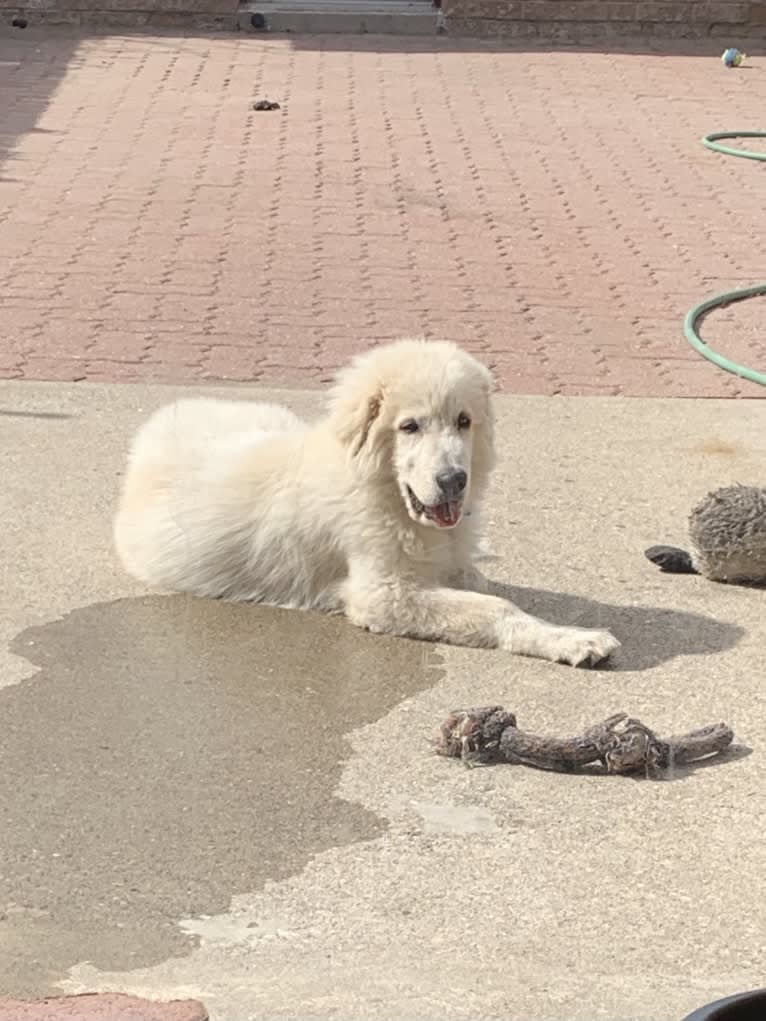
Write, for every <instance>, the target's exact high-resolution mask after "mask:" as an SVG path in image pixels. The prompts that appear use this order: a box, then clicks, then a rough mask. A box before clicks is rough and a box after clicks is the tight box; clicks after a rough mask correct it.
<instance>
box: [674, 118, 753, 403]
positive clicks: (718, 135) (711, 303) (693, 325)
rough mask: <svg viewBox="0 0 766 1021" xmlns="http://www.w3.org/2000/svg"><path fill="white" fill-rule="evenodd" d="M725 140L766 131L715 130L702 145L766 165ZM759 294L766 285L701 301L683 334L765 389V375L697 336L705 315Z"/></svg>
mask: <svg viewBox="0 0 766 1021" xmlns="http://www.w3.org/2000/svg"><path fill="white" fill-rule="evenodd" d="M723 138H766V131H714V132H711V134H709V135H705V137H704V138H703V139H702V144H703V145H704V146H706V147H707V148H708V149H712V150H713V151H714V152H721V153H724V154H725V155H726V156H740V157H742V158H743V159H747V160H761V161H763V162H766V152H757V151H753V150H750V149H737V148H735V147H733V146H729V145H720V140H721V139H723ZM757 294H766V282H765V283H762V284H755V285H754V286H753V287H745V288H744V289H743V290H741V291H725V292H724V293H723V294H716V295H714V296H713V297H712V298H708V299H707V300H706V301H703V302H701V303H700V304H699V305H695V306H694V308H692V309H690V310H689V311H688V312H687V313H686V318H685V319H684V335H685V337H686V339H687V340H688V341H689V343H690V344H691V346H692V347H693V348H694V349H695V350H696V351H698V352H699V353H700V354H701V355H702V356H703V358H707V360H708V361H709V362H713V364H714V365H717V366H718V367H719V368H721V369H725V370H726V372H732V373H734V375H735V376H740V377H741V378H742V379H748V380H750V382H751V383H760V384H761V386H766V372H757V371H756V370H755V369H749V368H747V367H746V366H744V365H738V364H737V363H736V362H733V361H731V359H729V358H725V357H724V356H723V355H720V354H718V352H717V351H714V350H713V349H712V348H711V347H708V345H707V344H706V343H705V341H704V340H703V339H702V338H701V337H700V335H699V334H698V333H697V323H698V321H699V320H700V319H701V318H702V317H703V316H704V315H706V313H708V312H709V311H710V310H711V309H713V308H720V307H721V306H723V305H729V304H731V303H732V302H734V301H742V300H743V299H744V298H752V297H754V296H755V295H757Z"/></svg>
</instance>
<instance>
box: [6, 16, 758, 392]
mask: <svg viewBox="0 0 766 1021" xmlns="http://www.w3.org/2000/svg"><path fill="white" fill-rule="evenodd" d="M711 16H712V15H711ZM731 42H732V44H733V43H734V42H736V44H737V45H744V43H743V41H741V40H732V41H731ZM722 45H723V44H722V42H721V41H720V40H715V39H712V40H710V41H709V42H707V43H702V44H698V46H701V47H702V48H701V50H699V49H698V52H697V53H696V54H695V53H691V52H687V53H686V54H683V53H679V52H675V53H674V52H663V53H660V52H644V53H598V52H593V51H582V50H578V49H575V48H569V49H563V50H559V51H555V50H552V51H545V50H533V51H525V50H524V49H523V48H519V47H516V48H508V47H507V46H505V45H504V44H502V43H492V42H491V41H475V40H465V39H464V40H460V39H457V40H455V39H450V38H448V37H447V38H443V37H436V38H432V39H422V40H419V39H403V38H401V37H381V36H377V37H375V36H360V37H353V36H348V37H343V38H338V37H328V36H325V37H323V36H294V37H290V38H287V37H278V36H266V37H263V38H261V37H255V36H252V35H249V36H246V35H239V36H227V35H217V36H204V35H198V36H188V37H184V38H181V37H177V36H172V35H140V36H130V35H122V36H120V35H112V36H104V35H95V36H92V37H87V36H78V35H72V34H67V33H66V32H58V33H57V32H53V31H52V30H48V31H45V32H42V31H40V30H35V31H32V30H27V32H24V33H19V32H16V33H15V34H11V35H9V34H7V30H5V29H4V30H3V31H2V32H0V94H2V96H3V105H2V108H1V109H0V237H2V245H1V246H0V318H1V320H2V322H3V325H4V334H5V340H4V343H3V345H2V347H0V375H2V376H6V377H16V378H26V379H51V380H65V381H71V380H80V379H88V380H93V381H107V382H108V381H114V380H125V381H128V380H129V381H140V382H158V381H163V382H171V383H177V382H199V381H202V380H220V379H231V380H243V381H253V380H257V381H259V382H262V383H268V384H274V383H280V384H282V383H292V384H301V385H306V384H309V383H311V384H315V383H318V382H322V381H323V380H326V379H327V378H328V375H329V374H331V373H332V371H333V370H334V369H335V368H337V367H338V366H339V365H341V364H343V363H344V362H345V361H346V360H347V359H348V357H349V355H350V354H352V353H353V352H354V351H358V350H360V349H361V348H363V347H366V346H367V345H368V344H369V343H370V342H372V341H379V340H385V339H388V338H391V337H396V336H400V335H404V334H416V335H419V334H423V335H425V336H429V337H437V336H440V337H444V338H447V339H452V340H456V341H459V342H461V343H462V344H464V345H465V346H466V347H468V348H470V349H471V350H472V351H475V352H477V353H478V354H480V355H481V356H482V357H483V358H484V360H485V361H487V362H488V363H491V364H492V365H493V367H494V368H495V371H496V373H497V376H498V379H499V381H500V383H501V385H502V386H503V387H504V388H505V389H508V390H510V391H512V392H516V393H529V394H562V395H573V394H591V395H596V394H603V395H629V396H655V395H656V396H719V397H726V396H737V395H740V396H751V397H753V396H759V395H760V391H759V390H758V389H757V388H756V387H755V386H754V385H753V384H749V383H745V382H742V381H740V380H739V379H737V377H735V376H730V375H727V374H725V373H722V372H720V371H718V370H716V369H715V368H713V367H712V366H711V365H709V364H708V363H706V362H705V361H703V360H702V359H701V358H700V356H699V355H697V354H696V353H695V352H694V351H693V350H692V349H691V348H690V347H689V345H688V344H687V343H686V341H685V340H684V337H683V334H682V321H683V316H684V314H685V312H686V311H687V310H688V309H689V308H690V307H691V306H692V305H694V304H695V303H696V302H697V301H701V300H702V299H703V298H705V297H708V296H710V295H711V294H714V293H717V292H719V291H723V290H729V289H731V288H735V287H744V286H747V285H749V284H753V283H758V282H759V281H760V279H761V278H762V276H763V271H764V266H766V234H764V231H763V230H762V221H763V207H764V201H763V187H762V173H760V167H759V165H758V164H755V163H752V162H750V161H747V160H741V159H732V158H727V157H724V156H718V155H714V154H713V153H711V152H708V151H707V150H706V149H704V148H703V146H702V145H701V144H700V137H701V136H702V135H703V134H705V133H706V132H709V131H716V130H724V129H727V128H732V129H751V130H752V129H759V128H761V129H762V128H763V127H764V123H763V116H764V115H763V111H764V109H766V74H765V73H764V70H766V61H765V60H764V58H763V57H761V56H759V51H757V50H756V51H755V54H754V55H753V56H751V58H750V61H749V66H748V67H747V68H742V69H740V70H727V69H726V68H724V67H723V65H722V64H721V61H720V53H721V49H722ZM265 98H267V99H271V100H275V101H278V102H279V103H280V109H279V110H276V111H272V112H256V111H254V110H253V109H252V107H253V102H254V101H256V100H259V99H265ZM764 307H766V298H760V299H757V300H756V299H754V300H752V301H751V302H749V303H748V304H746V305H741V306H739V307H736V308H731V309H730V310H729V311H728V312H717V313H715V314H713V315H711V317H710V318H709V320H708V321H707V322H706V324H705V332H704V336H705V338H706V340H708V341H709V342H710V343H711V344H712V345H713V346H714V347H718V348H719V349H720V350H721V351H722V352H723V353H724V354H726V355H728V356H729V357H730V358H733V359H734V360H735V361H739V362H742V363H744V364H745V365H749V366H751V367H753V368H756V369H757V368H760V369H761V371H763V370H764V366H766V345H765V344H764V340H763V331H762V329H761V324H762V322H763V319H764Z"/></svg>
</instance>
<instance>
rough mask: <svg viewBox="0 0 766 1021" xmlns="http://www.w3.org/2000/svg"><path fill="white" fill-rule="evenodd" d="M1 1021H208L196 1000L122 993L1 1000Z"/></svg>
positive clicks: (2, 998) (204, 1011) (4, 998)
mask: <svg viewBox="0 0 766 1021" xmlns="http://www.w3.org/2000/svg"><path fill="white" fill-rule="evenodd" d="M0 1021H208V1013H207V1010H205V1008H204V1007H203V1006H202V1004H201V1003H199V1002H198V1001H197V1000H169V1001H166V1002H164V1003H160V1002H158V1001H155V1000H144V999H142V998H140V997H138V996H126V995H124V994H123V993H84V994H83V995H81V996H49V997H46V998H45V999H41V1000H11V999H7V998H6V997H0Z"/></svg>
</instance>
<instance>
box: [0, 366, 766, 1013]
mask: <svg viewBox="0 0 766 1021" xmlns="http://www.w3.org/2000/svg"><path fill="white" fill-rule="evenodd" d="M178 392H183V390H182V389H179V388H163V387H159V386H132V387H131V386H121V385H96V384H87V383H84V384H79V385H78V384H73V385H63V384H46V383H33V382H24V381H6V382H4V383H0V435H1V436H2V442H1V443H0V454H1V455H2V458H3V488H2V520H1V522H0V526H1V527H0V558H1V561H0V562H2V564H3V565H4V575H5V576H4V585H3V587H2V596H0V629H2V636H1V637H2V642H0V647H1V649H2V651H1V652H0V684H2V685H3V687H2V690H0V715H1V718H2V720H3V731H2V732H3V741H2V743H0V759H1V760H2V763H1V768H0V806H1V807H0V812H1V813H2V815H1V818H2V825H0V862H2V869H0V948H1V951H2V952H0V991H2V992H3V993H4V994H6V995H8V996H19V997H33V996H47V995H51V994H53V993H61V992H62V991H63V992H71V993H76V992H83V991H99V990H111V991H117V992H125V993H130V994H136V995H140V996H145V997H148V998H151V999H158V1000H172V999H189V998H192V999H197V1000H199V1001H201V1002H202V1003H204V1005H205V1007H206V1009H207V1010H208V1011H209V1013H210V1016H211V1018H213V1019H214V1021H234V1019H245V1018H263V1017H269V1018H275V1019H299V1018H300V1019H330V1018H340V1017H348V1018H351V1017H353V1018H358V1019H370V1021H378V1019H379V1021H390V1019H392V1018H396V1017H402V1018H403V1017H408V1018H418V1019H424V1021H431V1019H433V1021H441V1019H448V1021H451V1019H455V1021H458V1019H466V1021H467V1019H469V1018H477V1017H481V1018H491V1019H498V1021H500V1019H512V1021H521V1019H528V1021H553V1019H558V1021H593V1019H598V1018H603V1019H612V1021H675V1019H680V1018H681V1017H683V1016H684V1015H685V1014H686V1013H687V1012H688V1011H690V1010H691V1009H692V1008H694V1007H696V1006H698V1005H700V1004H702V1003H705V1002H707V1001H709V1000H712V999H714V998H715V997H716V996H718V995H723V994H727V993H731V992H736V991H741V990H744V989H747V988H751V987H753V986H757V985H759V984H762V979H763V962H764V951H765V950H766V935H765V934H766V868H765V867H764V866H765V865H766V851H764V843H763V818H764V811H765V810H766V784H765V783H764V781H765V779H766V777H765V775H764V774H765V772H766V770H765V767H764V755H763V749H764V746H765V745H766V718H765V716H764V706H765V703H764V688H763V619H764V613H763V606H764V602H763V599H764V594H763V592H762V591H757V590H748V589H745V588H735V587H725V586H717V585H714V584H711V583H709V582H706V581H705V580H704V579H701V578H696V577H670V576H663V575H661V574H660V573H659V572H657V571H656V569H655V568H654V567H653V565H651V564H649V563H648V562H647V561H646V560H645V559H644V557H643V554H642V550H643V549H644V547H645V546H647V545H649V544H651V543H655V542H659V541H668V542H675V543H678V544H682V543H683V542H684V539H685V516H686V513H687V511H688V509H689V507H690V505H691V504H692V502H693V501H694V500H695V499H696V498H697V497H698V496H699V495H701V494H702V493H704V492H705V491H706V489H707V488H708V487H712V486H716V485H720V484H723V483H726V482H732V481H741V482H743V483H748V482H750V483H763V479H764V467H763V466H764V463H765V461H766V407H765V406H764V405H763V403H762V402H726V401H717V400H711V401H668V400H661V399H647V400H635V401H615V400H611V399H606V398H587V397H586V398H578V399H567V398H561V399H559V400H556V401H551V400H548V399H545V398H538V397H508V396H505V397H500V398H498V411H499V417H500V428H499V439H500V444H499V446H500V465H499V469H498V473H497V479H496V484H495V486H494V489H493V491H492V495H491V506H490V514H489V524H490V531H491V538H492V545H493V549H494V553H495V555H496V558H495V559H494V560H493V561H491V562H489V563H488V565H487V571H488V573H490V574H491V575H492V576H493V577H495V578H497V579H498V580H501V581H503V582H507V584H508V586H509V592H510V593H511V594H513V596H514V597H515V598H516V599H517V600H518V601H519V602H520V603H521V604H522V605H523V606H525V607H526V608H528V609H531V610H533V611H534V612H537V613H539V614H540V615H543V616H547V617H549V618H550V619H552V620H556V621H560V622H562V623H563V622H569V623H578V624H582V625H588V624H598V625H608V626H609V627H610V628H612V629H613V630H614V632H615V633H616V634H617V635H618V636H619V637H620V638H621V640H622V641H623V646H624V647H623V650H622V655H621V658H620V660H619V661H618V662H617V663H616V664H615V666H614V667H613V668H612V669H609V670H599V671H592V672H589V671H577V670H573V669H570V668H566V667H563V666H562V667H559V666H554V665H550V664H545V663H541V662H535V661H531V660H523V659H518V658H513V657H509V656H507V655H505V654H501V653H497V652H492V651H487V652H478V651H468V650H459V649H451V648H446V647H441V646H439V647H436V646H430V645H424V644H420V643H416V642H409V641H403V640H392V639H386V638H381V637H374V636H371V635H368V634H365V633H361V632H358V631H356V630H354V629H353V628H351V627H350V626H349V625H347V624H346V623H345V622H344V621H343V620H335V619H328V618H323V617H319V616H316V615H312V614H301V613H285V612H280V611H275V610H268V609H263V608H257V607H243V606H232V605H228V604H226V603H221V602H212V601H211V602H207V601H194V600H186V599H184V598H182V597H175V596H168V595H163V594H160V593H148V592H146V591H144V590H143V589H142V588H141V587H139V586H137V585H135V584H133V583H132V582H131V581H130V580H129V579H128V578H126V577H124V576H123V574H122V572H121V570H120V567H119V565H118V564H117V562H116V560H115V558H114V556H113V554H112V552H111V548H110V516H111V512H112V508H113V505H114V498H115V492H116V487H117V485H118V483H119V473H120V471H121V470H122V464H123V456H124V448H125V444H126V441H127V438H128V436H129V434H130V431H131V430H132V429H133V427H134V426H135V425H136V423H137V422H138V421H139V420H140V419H141V418H142V417H143V416H144V415H145V414H146V413H147V412H148V411H149V410H150V409H152V408H154V407H155V406H157V405H158V404H159V403H161V402H163V401H164V400H166V399H168V397H169V396H171V394H175V393H178ZM222 392H224V393H227V394H232V395H235V394H240V393H244V394H250V395H253V396H257V397H260V398H267V397H268V398H274V399H284V400H285V401H287V402H289V404H290V405H291V406H292V407H294V408H295V409H296V410H299V411H302V412H305V413H313V412H314V411H316V410H317V408H316V405H317V403H318V395H317V393H316V391H313V390H295V389H294V390H288V391H278V392H274V391H270V390H267V389H265V388H263V387H253V388H247V389H245V390H244V391H239V390H234V389H229V388H224V389H223V391H222ZM494 702H499V703H503V704H505V705H506V707H508V708H512V709H513V710H515V712H516V713H517V714H518V717H519V722H520V725H522V726H525V727H528V728H529V729H531V730H538V731H543V732H546V731H547V732H560V733H562V734H564V733H573V732H576V731H577V730H579V729H581V728H582V727H583V726H584V725H587V724H590V723H593V722H595V721H597V720H600V719H602V718H604V717H605V716H607V715H608V714H610V713H612V712H614V711H617V710H626V711H628V712H630V713H632V714H636V715H640V716H641V717H642V718H643V719H645V720H646V721H647V722H648V723H650V724H651V725H652V726H654V727H656V728H657V729H658V731H659V732H661V733H670V732H674V731H679V730H684V729H687V728H691V727H693V726H697V725H702V724H705V723H709V722H717V721H719V720H725V721H727V722H729V723H730V724H731V725H732V726H733V727H734V728H735V730H736V734H737V738H736V747H735V748H734V749H733V750H732V751H731V752H730V753H729V754H728V755H727V756H726V757H725V758H724V759H723V760H722V761H719V762H716V763H713V764H702V765H700V766H698V767H697V768H695V769H683V770H681V769H679V770H677V772H676V773H674V774H673V775H672V776H671V777H670V779H669V780H667V781H664V782H651V781H637V780H630V779H624V778H605V777H602V776H597V775H590V776H570V775H551V774H546V773H543V772H537V771H533V770H531V769H526V768H523V767H510V766H506V767H504V766H498V767H495V768H487V769H476V770H466V769H464V768H463V767H462V766H461V765H460V764H459V763H456V762H454V761H448V760H444V759H440V758H438V757H436V756H434V755H433V754H432V750H431V748H430V746H429V737H430V735H431V734H432V732H433V731H434V729H435V728H436V726H437V725H438V723H439V722H440V721H441V720H442V719H443V717H444V716H445V715H446V713H447V712H448V711H449V710H451V709H453V708H455V707H461V706H467V705H481V704H486V703H494Z"/></svg>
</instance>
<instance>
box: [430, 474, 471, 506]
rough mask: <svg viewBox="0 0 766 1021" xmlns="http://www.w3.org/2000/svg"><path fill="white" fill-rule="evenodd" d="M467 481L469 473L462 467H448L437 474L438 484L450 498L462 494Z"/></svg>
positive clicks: (453, 498)
mask: <svg viewBox="0 0 766 1021" xmlns="http://www.w3.org/2000/svg"><path fill="white" fill-rule="evenodd" d="M467 482H468V474H467V473H466V472H464V471H463V469H462V468H448V469H447V470H446V471H443V472H439V474H438V475H437V476H436V484H437V485H438V487H439V489H441V491H442V493H444V495H445V496H446V497H447V499H448V500H457V498H458V497H459V496H462V494H463V490H464V489H465V486H466V483H467Z"/></svg>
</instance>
